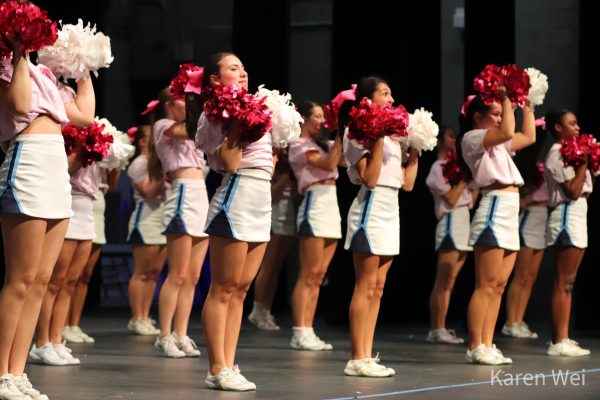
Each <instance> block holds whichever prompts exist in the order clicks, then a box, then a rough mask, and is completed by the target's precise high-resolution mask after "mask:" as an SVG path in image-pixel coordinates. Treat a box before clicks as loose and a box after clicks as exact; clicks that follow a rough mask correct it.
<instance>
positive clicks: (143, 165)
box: [127, 154, 165, 203]
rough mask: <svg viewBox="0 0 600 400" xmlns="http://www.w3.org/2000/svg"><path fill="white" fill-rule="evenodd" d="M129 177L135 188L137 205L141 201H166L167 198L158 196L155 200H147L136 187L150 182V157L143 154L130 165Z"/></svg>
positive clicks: (134, 193) (134, 195)
mask: <svg viewBox="0 0 600 400" xmlns="http://www.w3.org/2000/svg"><path fill="white" fill-rule="evenodd" d="M127 176H128V177H129V179H131V183H132V185H131V186H132V187H133V199H134V200H135V202H136V203H139V202H140V201H151V202H156V203H160V202H162V201H164V200H165V196H164V195H162V196H158V197H156V198H154V199H146V198H144V196H142V194H141V193H140V191H139V190H137V189H136V185H137V184H138V183H141V182H144V181H149V180H150V177H149V176H148V157H146V156H145V155H143V154H140V155H139V156H137V157H136V158H135V160H133V161H132V162H131V164H129V167H128V168H127Z"/></svg>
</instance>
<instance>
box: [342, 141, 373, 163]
mask: <svg viewBox="0 0 600 400" xmlns="http://www.w3.org/2000/svg"><path fill="white" fill-rule="evenodd" d="M368 153H369V151H368V150H365V149H364V148H362V147H360V146H359V145H358V144H357V143H356V142H354V141H353V140H349V139H348V137H347V136H346V135H344V157H345V158H346V161H348V164H349V165H356V164H358V162H359V161H360V159H361V158H363V157H364V156H365V154H368Z"/></svg>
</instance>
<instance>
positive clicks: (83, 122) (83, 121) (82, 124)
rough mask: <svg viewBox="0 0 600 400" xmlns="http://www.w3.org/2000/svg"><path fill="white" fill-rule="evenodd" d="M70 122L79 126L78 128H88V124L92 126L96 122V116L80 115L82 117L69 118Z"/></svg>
mask: <svg viewBox="0 0 600 400" xmlns="http://www.w3.org/2000/svg"><path fill="white" fill-rule="evenodd" d="M69 123H71V124H72V125H74V126H76V127H78V128H87V127H88V126H92V124H93V123H94V117H93V116H92V117H84V116H82V117H80V118H73V119H71V120H69Z"/></svg>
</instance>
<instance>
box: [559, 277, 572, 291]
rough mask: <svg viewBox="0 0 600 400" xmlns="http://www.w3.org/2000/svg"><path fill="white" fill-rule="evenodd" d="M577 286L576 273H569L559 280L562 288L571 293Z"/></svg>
mask: <svg viewBox="0 0 600 400" xmlns="http://www.w3.org/2000/svg"><path fill="white" fill-rule="evenodd" d="M574 286H575V274H569V275H565V276H563V277H562V278H561V279H560V281H559V287H560V290H561V291H563V292H565V293H568V294H571V293H573V287H574Z"/></svg>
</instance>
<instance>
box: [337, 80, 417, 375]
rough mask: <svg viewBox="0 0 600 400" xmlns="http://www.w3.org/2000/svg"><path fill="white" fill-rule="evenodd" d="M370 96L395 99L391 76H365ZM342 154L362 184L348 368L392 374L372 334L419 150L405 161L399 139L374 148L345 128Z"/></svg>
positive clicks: (351, 220)
mask: <svg viewBox="0 0 600 400" xmlns="http://www.w3.org/2000/svg"><path fill="white" fill-rule="evenodd" d="M364 97H367V98H369V99H371V100H372V101H373V103H375V104H377V105H378V106H384V105H385V104H392V103H393V102H394V99H393V98H392V91H391V90H390V87H389V86H388V84H387V82H385V81H384V80H383V79H380V78H377V77H366V78H362V79H361V80H360V81H359V83H358V85H357V87H356V103H358V101H360V100H361V99H363V98H364ZM351 105H352V104H351V103H350V102H345V103H344V104H343V105H342V107H341V108H340V124H339V126H340V127H342V126H345V125H346V124H345V122H346V119H347V118H348V115H347V114H348V111H349V108H350V107H349V106H351ZM344 157H345V159H346V163H347V165H348V176H349V178H350V181H351V182H352V183H354V184H356V185H361V188H360V191H359V192H358V195H357V197H356V198H355V199H354V201H353V202H352V205H351V207H350V210H349V212H348V230H347V231H346V243H345V246H344V248H345V249H346V250H351V251H352V255H353V259H354V273H355V276H356V284H355V286H354V294H353V295H352V302H351V303H350V336H351V348H352V355H351V356H352V357H351V359H350V360H349V361H348V363H347V364H346V368H345V369H344V372H345V373H346V375H351V376H367V377H387V376H393V375H394V374H395V371H394V370H393V369H392V368H386V367H385V366H383V365H381V364H378V362H379V359H378V358H377V357H375V358H373V337H374V335H375V327H376V325H377V316H378V314H379V306H380V303H381V297H382V296H383V288H384V285H385V279H386V276H387V272H388V271H389V269H390V267H391V265H392V260H393V258H394V256H395V255H397V254H399V253H400V212H399V205H398V190H399V189H400V188H402V189H404V190H405V191H411V190H412V188H413V185H414V183H415V178H416V176H417V168H418V158H417V151H416V150H415V149H411V150H410V154H409V155H408V159H407V162H406V165H405V166H404V165H403V151H402V148H401V146H400V143H399V142H398V141H396V140H393V139H391V138H389V137H388V136H385V137H381V138H379V139H377V141H376V142H375V143H374V144H373V146H372V148H370V149H364V148H362V147H359V146H358V145H357V144H356V143H355V142H354V141H352V140H349V139H348V130H347V129H346V132H345V134H344Z"/></svg>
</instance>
